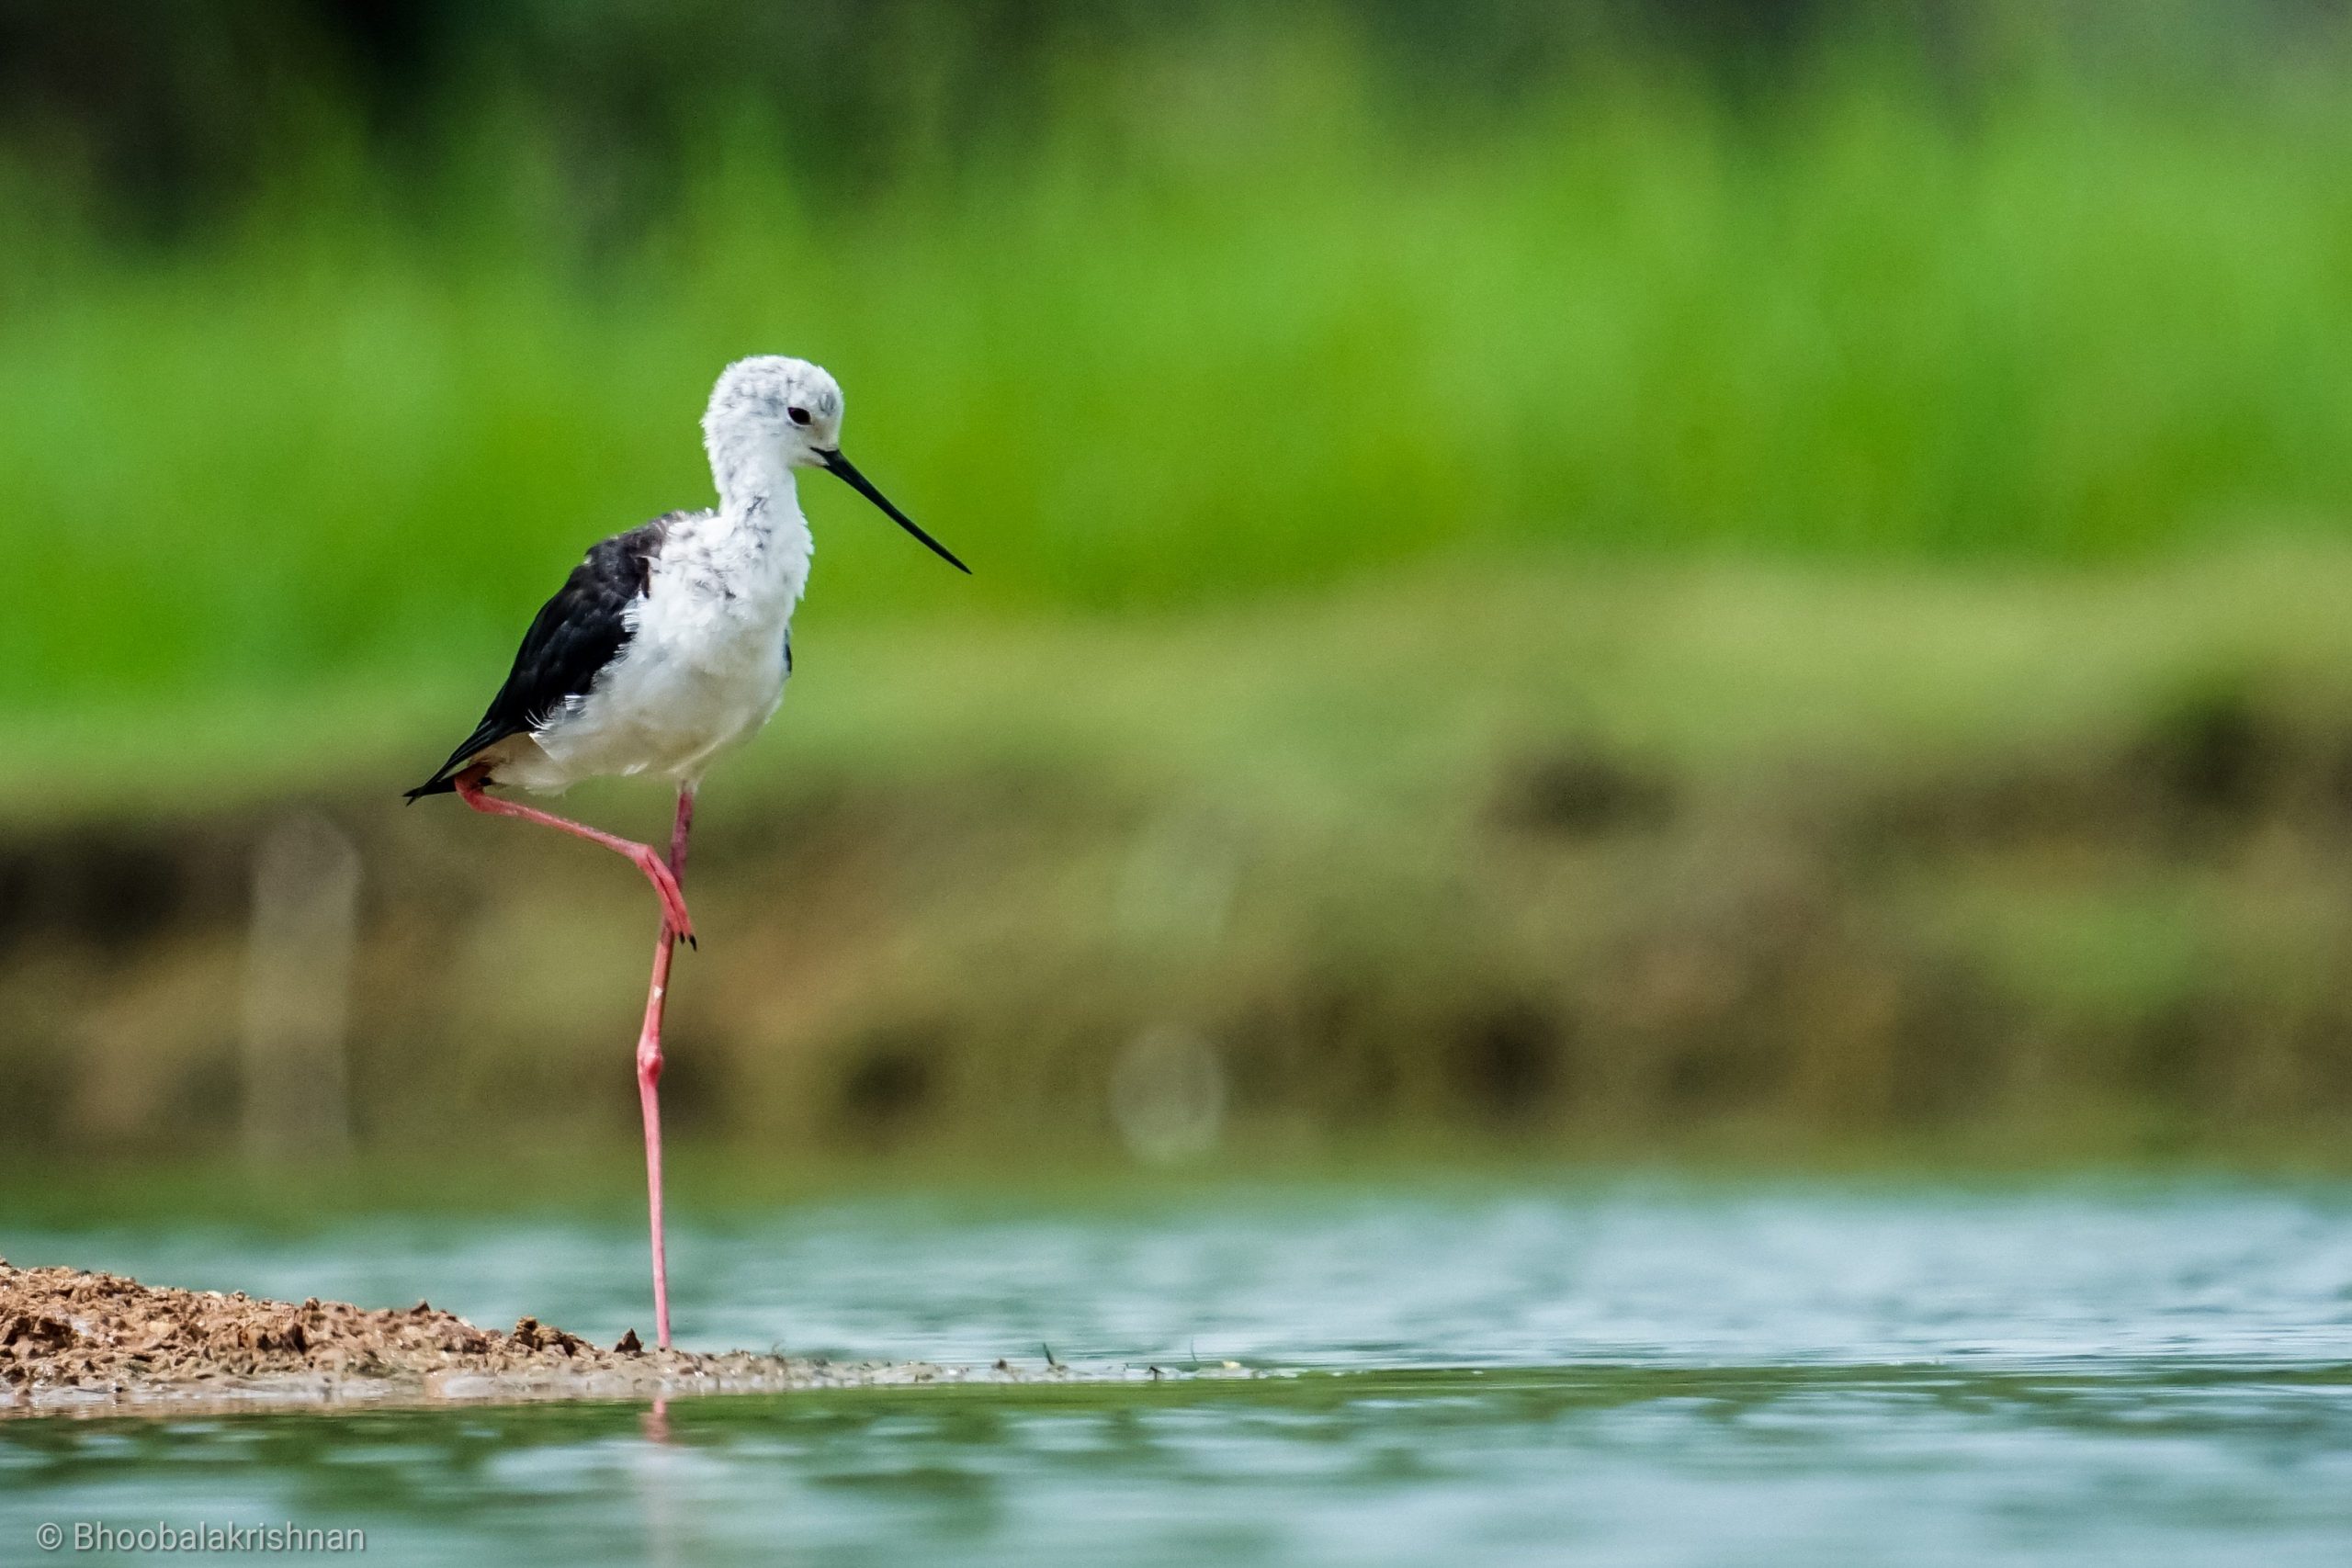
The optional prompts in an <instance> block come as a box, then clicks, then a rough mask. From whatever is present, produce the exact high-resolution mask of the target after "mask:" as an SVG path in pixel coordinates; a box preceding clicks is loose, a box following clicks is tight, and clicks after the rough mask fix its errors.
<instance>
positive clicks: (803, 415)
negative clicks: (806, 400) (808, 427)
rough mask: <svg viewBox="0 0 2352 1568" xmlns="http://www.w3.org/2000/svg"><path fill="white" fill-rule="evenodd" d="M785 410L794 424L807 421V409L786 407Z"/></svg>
mask: <svg viewBox="0 0 2352 1568" xmlns="http://www.w3.org/2000/svg"><path fill="white" fill-rule="evenodd" d="M785 412H787V413H789V414H791V415H792V423H795V424H806V423H809V411H808V410H807V409H787V410H786V411H785Z"/></svg>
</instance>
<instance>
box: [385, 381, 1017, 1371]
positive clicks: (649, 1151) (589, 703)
mask: <svg viewBox="0 0 2352 1568" xmlns="http://www.w3.org/2000/svg"><path fill="white" fill-rule="evenodd" d="M841 424H842V391H841V387H840V386H839V384H837V383H836V382H835V381H834V380H833V378H831V376H829V375H827V374H826V373H825V372H824V371H823V370H822V369H820V368H819V367H816V366H814V365H811V364H809V363H808V362H807V361H806V360H800V359H786V358H783V357H780V356H777V355H761V356H758V357H755V358H751V359H741V360H738V361H736V362H735V363H734V364H732V365H730V366H729V367H727V368H726V370H725V371H724V372H722V373H721V374H720V376H719V378H718V385H717V386H716V387H714V388H713V389H711V394H710V407H709V409H708V410H707V412H705V413H704V415H703V421H702V430H703V445H704V446H705V448H706V449H707V451H708V452H709V454H710V473H711V478H712V479H714V480H715V481H717V483H718V509H717V510H716V511H709V512H672V513H665V514H663V515H662V516H660V517H657V518H655V519H654V520H653V521H652V522H650V523H648V524H646V525H644V526H642V527H639V528H632V529H630V530H629V531H628V533H626V534H616V535H614V536H612V537H611V538H609V539H606V540H605V541H603V542H602V543H600V544H598V545H596V546H595V547H593V548H592V549H590V550H589V552H588V556H587V558H586V559H585V560H582V562H581V563H580V564H579V565H578V566H576V567H574V568H573V569H572V570H571V577H570V578H568V579H566V580H565V581H564V584H563V586H562V587H561V588H560V589H559V590H558V591H557V592H556V595H555V597H554V598H552V599H550V600H548V602H547V604H545V605H543V606H541V608H540V610H539V613H538V615H537V616H535V617H534V618H533V619H532V621H531V627H530V630H528V631H526V632H525V633H524V634H523V646H522V649H520V651H518V652H517V653H516V654H515V667H514V669H513V670H512V671H509V672H508V673H507V676H506V683H505V684H504V685H503V686H501V687H499V689H498V694H497V695H496V696H494V697H492V699H491V701H490V710H489V711H488V712H487V713H485V714H483V715H482V717H481V723H480V724H478V725H476V726H475V727H474V732H473V733H472V734H471V735H469V736H467V737H466V739H465V740H464V741H463V742H462V743H460V744H459V745H458V749H457V750H455V751H452V752H450V753H449V760H448V761H446V762H444V763H442V764H441V766H440V768H439V769H438V770H437V771H436V772H435V773H434V775H433V776H432V777H431V778H429V779H427V780H425V782H424V784H419V785H418V786H417V787H416V788H414V789H413V790H411V791H409V792H408V798H409V799H411V800H415V799H417V798H418V797H419V796H421V795H442V794H447V793H451V792H454V793H455V794H456V795H458V798H459V799H461V800H463V801H464V802H465V803H466V804H467V805H468V806H470V807H473V808H474V809H475V810H476V811H484V812H489V813H492V815H495V816H500V817H517V818H522V819H523V820H524V821H526V822H539V823H544V824H545V825H546V826H548V827H550V828H560V829H562V830H563V831H565V832H567V833H571V834H574V835H576V836H578V837H580V838H582V839H586V840H589V841H590V842H591V843H596V844H602V845H604V846H605V848H606V849H608V850H613V851H616V852H618V853H620V854H623V855H626V856H627V857H628V859H629V860H631V861H633V862H634V863H636V864H637V867H638V869H639V870H640V871H642V872H643V873H644V874H645V875H646V879H647V880H648V881H650V882H651V883H652V884H653V891H654V893H655V894H656V895H657V896H659V897H660V898H661V900H662V931H661V935H660V936H659V937H658V938H657V939H656V941H655V943H654V948H653V983H652V987H651V989H650V991H649V992H648V993H647V996H646V998H645V1023H644V1027H643V1029H642V1031H641V1032H639V1035H638V1041H637V1088H638V1100H639V1106H640V1108H641V1109H642V1110H643V1111H644V1115H645V1182H646V1190H647V1198H648V1202H649V1205H650V1211H651V1215H652V1233H653V1317H654V1327H655V1330H656V1332H657V1333H658V1334H659V1336H660V1340H661V1344H662V1347H663V1348H668V1346H669V1343H670V1281H669V1272H668V1268H667V1266H666V1264H665V1263H664V1261H663V1257H662V1104H661V1095H660V1089H659V1086H660V1084H661V1081H662V1005H663V1002H664V1000H665V998H667V996H668V994H669V988H670V958H671V954H672V953H673V951H674V947H675V943H676V942H677V941H678V940H679V939H680V938H684V940H685V941H686V942H687V943H689V944H692V943H693V942H694V940H695V930H694V922H693V921H692V920H690V919H688V918H687V915H686V901H685V896H684V893H683V892H681V891H680V888H679V884H680V882H681V880H682V879H683V878H684V874H685V869H686V835H687V833H688V831H689V830H690V829H692V827H693V825H694V815H695V790H696V788H697V787H698V786H699V784H701V782H702V776H703V773H705V772H706V771H707V769H708V768H709V766H710V764H711V761H712V760H713V759H714V758H716V757H717V756H718V755H719V753H721V752H723V751H725V750H727V749H728V748H729V747H730V746H734V745H736V744H738V743H739V742H741V741H743V740H745V739H749V738H750V737H751V736H752V735H753V734H755V733H757V732H758V730H759V728H760V727H761V726H762V725H764V724H765V723H767V721H768V719H769V718H770V717H771V716H774V714H775V710H776V706H777V705H778V704H779V703H781V702H782V701H783V700H784V682H785V680H786V677H787V676H788V675H790V674H791V672H792V611H793V607H794V606H795V605H797V604H799V602H800V594H801V591H802V589H803V588H804V587H805V586H806V585H807V583H808V581H809V556H810V554H811V552H812V550H813V548H814V546H813V544H812V542H811V540H810V538H809V524H808V522H807V520H806V519H805V518H803V517H802V516H801V513H800V502H799V498H798V495H797V492H796V491H795V489H794V479H793V476H794V471H795V470H796V469H799V468H823V469H825V470H826V471H827V472H829V473H831V474H835V475H837V476H839V477H840V478H841V479H844V480H846V481H848V483H849V484H850V486H851V487H852V488H853V489H854V490H856V491H858V492H859V493H860V494H862V495H864V496H865V498H866V499H867V500H868V501H870V502H873V503H874V504H875V505H876V506H878V507H880V508H881V509H882V510H883V511H884V512H885V513H888V515H889V516H890V518H891V520H892V521H894V522H896V523H897V524H898V525H899V527H901V528H904V529H905V530H906V531H907V532H908V533H910V534H912V535H913V536H915V537H916V538H918V539H921V540H922V542H923V543H924V544H925V545H928V546H929V547H931V548H932V550H933V552H935V553H936V554H937V555H939V556H940V557H941V558H943V559H944V560H945V561H946V562H947V563H948V564H949V565H951V566H953V567H955V568H956V570H958V571H968V570H970V569H969V568H967V567H966V566H965V565H964V563H963V562H962V561H960V560H957V559H956V557H955V556H954V555H953V554H951V553H950V552H949V551H948V549H947V547H945V546H944V545H942V544H941V543H940V542H939V541H938V540H936V539H934V538H933V537H932V536H930V535H928V534H926V533H924V532H923V531H922V529H921V528H918V527H917V526H915V525H914V522H913V520H912V519H910V517H908V516H907V514H906V513H903V512H900V511H899V509H898V508H897V507H895V506H893V505H891V504H890V502H888V499H886V498H885V497H884V496H883V494H882V492H881V491H878V490H876V489H875V488H874V486H873V485H872V484H871V483H870V482H868V481H867V479H866V478H865V475H863V474H861V473H859V472H858V471H857V469H856V468H854V467H852V466H851V464H850V460H849V459H848V458H847V457H842V450H841ZM619 773H654V774H658V775H659V776H661V777H663V778H666V779H669V780H671V781H673V783H674V784H676V785H677V790H678V815H677V819H676V821H675V823H674V825H673V827H672V829H671V830H670V852H669V853H668V854H667V855H666V856H665V855H663V854H662V852H659V851H658V850H655V849H654V848H653V847H652V846H651V845H650V844H640V843H636V842H634V841H632V840H628V839H623V838H620V837H617V836H616V835H615V834H611V833H605V832H601V831H599V830H598V829H594V828H591V827H588V826H587V825H586V824H584V823H580V822H573V821H570V820H567V819H566V818H561V817H557V816H553V815H551V814H549V813H548V812H545V811H537V810H534V809H533V808H531V807H527V806H522V805H518V804H516V803H515V802H514V801H511V800H503V799H500V798H498V797H495V796H493V795H490V794H488V793H486V792H487V791H488V790H489V788H491V787H492V786H493V785H512V786H515V787H517V788H521V789H526V790H531V791H534V792H555V791H560V790H562V789H565V788H567V787H568V786H570V785H571V784H577V783H578V782H579V781H581V780H582V779H588V778H597V777H602V776H604V775H606V774H619Z"/></svg>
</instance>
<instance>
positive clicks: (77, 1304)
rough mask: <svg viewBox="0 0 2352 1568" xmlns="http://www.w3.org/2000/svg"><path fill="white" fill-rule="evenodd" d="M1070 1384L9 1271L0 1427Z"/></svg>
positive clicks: (1036, 1373)
mask: <svg viewBox="0 0 2352 1568" xmlns="http://www.w3.org/2000/svg"><path fill="white" fill-rule="evenodd" d="M1073 1375H1074V1374H1073V1373H1072V1372H1071V1371H1070V1369H1069V1368H1068V1367H1066V1366H1062V1365H1048V1366H1046V1367H1044V1368H1042V1369H1035V1370H1031V1369H1024V1368H1016V1367H1014V1366H1012V1365H1011V1364H1010V1363H1008V1362H1004V1361H999V1362H998V1363H996V1365H995V1366H994V1367H992V1368H989V1369H988V1370H986V1371H971V1370H967V1369H961V1368H942V1367H935V1366H930V1365H927V1364H924V1363H920V1362H858V1363H840V1362H828V1361H809V1360H796V1359H788V1358H786V1357H781V1356H757V1355H751V1354H748V1353H745V1352H741V1351H735V1352H730V1353H729V1354H726V1355H720V1356H707V1355H698V1354H695V1353H693V1352H689V1351H683V1350H648V1349H646V1348H643V1347H642V1346H641V1345H639V1342H638V1337H637V1334H636V1331H635V1330H631V1331H630V1332H629V1333H628V1334H626V1335H624V1336H623V1337H622V1338H621V1341H620V1343H619V1344H618V1345H616V1346H615V1347H613V1348H611V1349H609V1350H607V1349H601V1348H597V1347H596V1346H594V1345H591V1344H590V1343H588V1341H586V1340H585V1339H582V1338H581V1337H579V1336H578V1335H576V1334H568V1333H566V1332H565V1331H564V1330H562V1329H560V1328H552V1327H549V1326H548V1325H545V1324H542V1323H540V1322H539V1321H538V1320H537V1319H536V1318H529V1317H526V1318H524V1319H523V1320H522V1321H521V1322H519V1323H517V1324H515V1327H514V1330H513V1331H512V1332H511V1333H506V1334H501V1333H498V1332H497V1331H495V1330H492V1329H485V1328H477V1327H475V1326H474V1325H472V1324H470V1323H468V1322H467V1321H466V1320H465V1319H464V1318H461V1317H458V1316H457V1315H455V1314H451V1313H446V1312H441V1311H438V1310H436V1309H435V1308H434V1307H432V1306H430V1305H428V1304H426V1303H424V1302H419V1303H416V1305H414V1306H413V1307H410V1308H409V1309H407V1310H406V1311H404V1312H403V1311H371V1310H369V1309H368V1308H365V1307H356V1306H353V1305H351V1304H350V1303H347V1302H322V1301H320V1300H319V1299H318V1298H317V1297H315V1296H313V1297H311V1299H310V1300H308V1301H304V1302H277V1301H267V1300H262V1299H258V1298H255V1297H252V1296H248V1295H246V1294H244V1293H243V1292H234V1293H232V1294H229V1295H223V1294H221V1293H220V1292H218V1291H182V1290H174V1289H168V1288H157V1287H155V1286H151V1285H142V1284H141V1283H139V1281H138V1280H129V1279H125V1278H123V1277H122V1276H120V1275H117V1274H93V1273H87V1272H85V1271H83V1270H81V1269H17V1268H12V1267H11V1266H9V1264H8V1263H7V1262H6V1260H5V1259H0V1415H5V1414H10V1413H17V1414H22V1413H27V1412H32V1411H52V1410H73V1409H83V1410H89V1409H93V1408H96V1409H104V1408H110V1407H114V1406H119V1405H123V1404H131V1405H139V1404H169V1405H171V1406H173V1407H174V1408H185V1407H187V1406H188V1405H191V1404H195V1405H207V1404H218V1405H237V1406H248V1405H252V1404H342V1403H347V1402H363V1401H364V1402H369V1403H417V1402H432V1401H441V1400H469V1401H499V1400H519V1399H564V1398H641V1397H649V1396H661V1395H668V1394H683V1393H758V1392H763V1391H770V1390H780V1389H790V1388H811V1387H840V1386H852V1385H867V1384H876V1383H919V1382H965V1381H990V1382H1015V1381H1019V1382H1026V1381H1063V1380H1067V1379H1069V1378H1070V1377H1072V1376H1073ZM1091 1375H1093V1376H1097V1377H1099V1376H1103V1375H1104V1374H1103V1372H1099V1371H1098V1372H1095V1373H1093V1374H1091ZM1111 1375H1114V1376H1124V1375H1126V1374H1125V1371H1120V1372H1116V1373H1113V1374H1111ZM1152 1375H1155V1376H1157V1375H1159V1374H1158V1373H1157V1372H1156V1371H1153V1372H1152Z"/></svg>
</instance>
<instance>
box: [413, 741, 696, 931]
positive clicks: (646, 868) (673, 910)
mask: <svg viewBox="0 0 2352 1568" xmlns="http://www.w3.org/2000/svg"><path fill="white" fill-rule="evenodd" d="M487 772H489V770H488V769H486V768H472V769H469V770H467V771H466V772H465V773H459V774H458V778H457V784H458V796H459V797H460V798H461V799H463V800H464V801H465V803H466V804H467V805H468V806H470V807H473V808H474V809H475V810H476V811H484V812H488V813H489V814H490V815H491V816H492V817H517V818H522V820H524V821H526V822H537V823H538V824H540V825H541V826H543V827H548V828H559V829H562V830H563V831H564V832H567V833H570V834H571V835H572V836H573V837H574V838H579V839H585V840H588V841H589V842H590V843H592V844H602V845H604V846H605V848H606V849H608V850H610V851H612V852H614V853H615V854H618V855H626V856H627V857H628V859H629V860H630V861H631V862H633V863H635V864H636V866H637V868H638V869H639V871H642V872H643V873H645V876H646V880H647V881H649V882H650V883H652V884H653V891H654V892H655V893H656V894H657V895H659V896H660V897H661V899H662V919H663V928H664V931H665V932H666V931H675V932H676V933H677V934H678V935H679V936H682V937H684V938H685V939H686V945H687V946H688V947H692V946H693V945H695V923H694V921H693V920H691V919H687V918H686V896H685V895H684V893H681V892H680V891H679V890H678V877H677V874H676V873H675V872H673V871H672V870H671V869H670V868H669V866H667V865H665V864H663V863H662V856H661V853H660V852H658V851H656V850H655V849H654V848H653V847H652V846H651V845H650V844H640V843H639V842H637V841H636V840H633V839H623V838H618V837H616V836H615V835H613V834H611V833H605V832H600V831H598V830H597V829H594V828H591V827H589V826H587V825H586V824H585V823H581V822H573V821H571V820H569V819H567V818H561V817H557V816H554V815H552V814H551V813H548V812H545V811H534V810H533V809H532V808H531V807H527V806H520V805H517V804H516V803H515V802H514V801H511V800H499V799H496V798H493V797H492V796H491V795H484V794H483V793H482V789H481V781H482V775H483V774H484V773H487ZM682 809H683V807H682ZM686 815H687V816H689V817H690V816H691V815H692V814H691V813H690V812H689V813H687V814H686ZM684 844H685V829H684V827H683V826H681V827H680V828H679V829H677V831H676V833H675V834H674V835H673V840H672V843H671V852H672V853H673V854H676V853H679V852H682V851H683V849H684ZM665 945H666V942H665Z"/></svg>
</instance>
